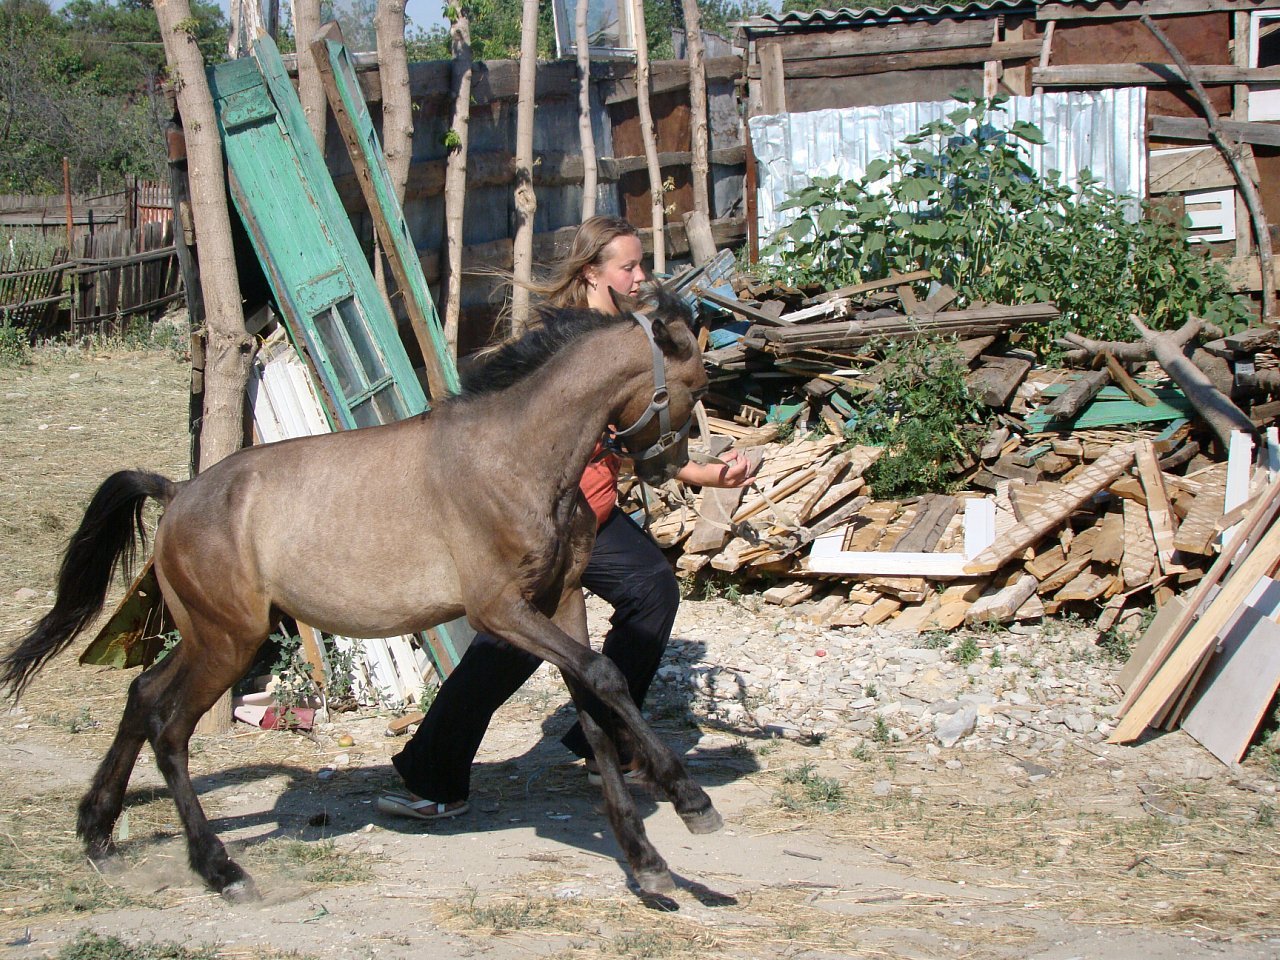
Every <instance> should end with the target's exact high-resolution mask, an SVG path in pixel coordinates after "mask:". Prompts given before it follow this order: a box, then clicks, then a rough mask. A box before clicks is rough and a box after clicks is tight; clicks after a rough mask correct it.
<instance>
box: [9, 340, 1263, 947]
mask: <svg viewBox="0 0 1280 960" xmlns="http://www.w3.org/2000/svg"><path fill="white" fill-rule="evenodd" d="M187 376H188V372H187V368H186V366H185V365H184V364H183V363H182V362H181V361H180V360H178V359H175V358H174V357H172V356H169V355H165V354H161V353H126V352H112V351H109V350H97V351H93V352H88V353H85V352H76V351H53V350H42V351H40V352H39V353H38V354H37V360H36V363H35V364H34V365H32V366H29V367H24V368H20V369H13V368H7V369H0V397H3V403H2V404H0V536H2V537H3V550H0V642H3V643H4V644H6V645H7V644H8V643H9V642H11V641H12V640H14V639H15V638H17V637H18V636H20V635H21V633H22V632H23V631H24V630H25V629H27V628H28V627H29V626H30V624H31V623H32V622H34V620H35V619H36V618H38V617H39V616H40V615H41V614H42V613H43V612H44V610H46V609H47V607H48V605H49V603H50V601H51V597H50V595H49V589H50V587H51V585H52V582H53V578H54V575H55V572H56V568H57V563H58V560H59V556H60V550H61V546H62V544H63V542H64V541H65V539H66V537H67V535H68V534H69V533H70V531H71V530H72V529H73V528H74V525H75V524H76V522H78V519H79V516H80V514H81V511H82V510H83V508H84V505H85V503H86V502H87V500H88V497H89V496H90V494H91V493H92V490H93V489H94V487H95V486H96V484H97V483H98V482H100V480H101V479H102V478H104V477H105V476H106V475H107V474H108V473H109V472H110V471H112V470H114V469H117V468H121V467H133V466H142V467H148V468H151V469H158V470H160V471H161V472H165V473H168V474H169V475H171V476H183V475H185V470H186V466H185V465H186V460H187V448H186V442H185V421H186V390H187ZM599 615H600V611H599V610H595V609H594V608H593V616H597V617H598V616H599ZM782 616H783V614H782V613H781V612H780V611H778V610H776V609H774V608H766V607H759V608H757V607H755V606H752V605H743V604H733V603H728V602H725V601H724V600H704V601H687V602H686V603H685V604H684V606H683V608H682V612H681V618H680V620H679V621H678V622H677V626H676V638H675V643H674V644H673V646H677V647H679V646H680V645H681V644H686V645H687V644H688V643H689V640H688V638H689V637H692V636H694V635H695V633H697V632H698V631H707V630H713V631H718V632H719V633H720V634H721V635H723V637H725V638H726V639H725V642H726V643H727V644H731V643H732V638H733V637H734V635H735V632H737V631H741V630H745V629H747V627H748V626H750V628H751V629H753V630H757V631H759V630H761V629H776V630H781V627H780V626H778V625H777V624H776V621H778V620H780V619H781V618H782ZM771 624H773V626H772V627H771V626H770V625H771ZM76 649H77V651H78V650H80V649H83V646H82V645H81V646H78V647H77V648H76ZM706 655H707V656H713V655H723V652H722V651H716V650H710V651H707V654H706ZM131 676H132V674H131V673H123V672H120V671H115V670H109V669H104V668H98V667H82V666H79V665H78V664H77V663H76V660H75V654H73V652H71V651H68V652H67V653H66V654H64V655H63V656H61V657H60V658H58V659H57V660H56V661H55V662H53V663H52V664H51V665H50V667H49V668H48V669H47V670H46V671H45V672H44V673H43V674H42V675H41V676H40V677H39V678H38V679H37V681H36V683H35V684H34V685H33V687H32V689H31V691H30V692H29V694H28V695H27V696H26V697H25V698H24V699H23V701H22V702H21V703H20V704H18V705H17V706H16V707H12V708H11V705H10V704H8V703H6V704H4V705H3V706H0V744H2V745H3V746H2V748H0V749H3V751H4V755H5V756H6V758H7V760H8V762H7V763H6V764H5V765H4V767H3V769H2V770H0V957H14V958H37V957H53V956H57V955H58V954H59V951H61V950H63V949H64V948H65V947H66V945H67V944H69V943H70V942H72V941H73V940H74V939H75V938H76V937H77V936H78V935H79V934H80V933H81V932H82V931H85V930H90V931H94V932H96V933H98V934H103V935H114V936H117V937H119V938H120V939H121V940H122V941H123V942H125V943H127V944H137V945H141V944H154V943H156V942H160V941H166V942H175V943H180V944H185V945H186V946H188V947H190V948H193V949H194V948H201V947H205V948H209V949H211V950H212V951H213V953H214V955H217V956H222V957H227V958H244V960H258V958H262V960H265V958H274V957H344V958H345V957H358V958H379V960H383V958H410V957H415V958H416V957H423V956H431V957H471V956H485V957H491V958H494V960H515V958H526V957H530V956H534V957H562V958H579V957H582V958H589V957H609V956H624V957H693V956H697V957H700V958H719V957H726V958H729V957H732V958H754V957H788V958H828V957H831V958H834V957H859V958H860V957H868V958H871V957H909V958H961V957H964V958H971V957H972V958H988V957H990V958H1031V957H1035V958H1045V960H1051V958H1052V960H1067V958H1077V957H1079V958H1084V957H1143V958H1146V960H1166V958H1170V960H1171V958H1174V957H1191V956H1196V957H1200V956H1203V957H1225V958H1255V957H1274V956H1277V955H1280V923H1278V922H1277V920H1276V914H1277V906H1280V856H1278V854H1280V842H1278V837H1277V833H1276V825H1275V820H1276V818H1275V788H1276V776H1275V773H1274V771H1273V768H1272V766H1271V765H1270V764H1268V763H1266V762H1263V761H1262V760H1258V759H1254V760H1251V761H1249V762H1247V763H1246V765H1245V767H1244V768H1241V769H1238V770H1234V771H1232V770H1227V769H1226V768H1224V767H1222V766H1221V765H1218V764H1216V761H1213V760H1212V758H1210V757H1209V756H1208V754H1206V753H1205V752H1204V751H1202V750H1200V748H1199V747H1198V746H1196V745H1195V744H1194V743H1193V742H1192V741H1190V740H1189V739H1188V738H1186V737H1185V736H1184V735H1182V734H1172V735H1167V736H1162V737H1156V738H1152V739H1150V740H1149V741H1147V742H1145V743H1143V744H1141V745H1139V746H1138V747H1135V748H1113V747H1106V746H1105V745H1100V744H1099V742H1098V740H1097V739H1096V738H1095V739H1093V740H1090V739H1089V738H1085V737H1080V738H1074V739H1072V738H1059V742H1060V744H1061V746H1059V747H1057V748H1056V749H1055V750H1053V751H1049V752H1046V753H1043V754H1036V755H1035V756H1034V757H1033V756H1031V755H1030V754H1027V753H1026V752H1025V751H1023V752H1019V750H1018V749H1017V748H1016V745H1015V744H1013V743H1010V744H1008V745H1006V746H1005V747H1002V748H999V749H997V748H995V747H990V748H987V749H983V750H964V749H961V747H957V748H956V749H954V750H943V751H940V752H937V751H935V752H933V753H929V754H925V753H924V752H923V750H922V744H921V743H907V742H904V743H893V742H888V743H876V744H871V745H869V744H868V743H867V742H866V740H865V739H864V738H862V737H858V738H856V741H855V740H853V739H850V738H846V737H845V736H843V735H842V734H841V732H840V731H839V730H837V731H833V732H830V733H829V734H828V735H826V736H824V737H806V736H786V737H776V736H772V735H770V733H769V731H766V730H762V729H760V728H759V727H758V726H756V725H752V724H749V723H740V724H732V723H724V722H717V721H714V720H713V719H712V718H711V717H709V716H708V715H707V714H706V713H705V712H704V711H702V710H701V709H700V707H699V705H698V704H697V703H695V702H693V700H692V699H691V696H690V695H689V693H688V692H687V688H684V687H680V686H678V685H675V684H666V685H665V686H661V687H660V689H659V690H658V694H657V696H656V697H655V698H654V703H653V706H652V712H653V714H654V716H655V719H656V723H657V726H658V728H659V730H660V731H662V732H663V733H664V734H665V735H666V736H667V737H668V738H669V740H670V742H671V743H672V744H673V745H674V746H676V747H677V749H678V750H680V751H682V752H683V754H684V755H685V757H686V758H687V761H688V763H689V764H690V767H691V770H692V771H693V772H694V774H695V775H696V776H697V777H698V779H699V780H700V782H702V783H703V784H704V785H705V786H706V787H707V789H708V790H709V792H710V793H711V795H712V798H713V799H714V801H715V802H716V804H717V806H718V808H719V809H720V811H721V812H722V813H723V814H724V816H725V819H726V823H727V826H726V829H725V830H724V831H722V832H720V833H718V834H714V835H711V836H692V835H690V834H688V833H687V832H685V831H684V829H683V827H682V825H681V823H680V821H679V819H678V818H677V817H676V816H675V815H674V814H673V812H672V811H671V809H670V807H669V805H667V804H666V803H659V802H655V801H653V800H652V799H651V798H648V797H647V795H644V794H641V796H642V798H643V799H642V801H641V811H642V813H643V814H644V815H645V817H646V821H645V822H646V826H647V827H648V830H649V833H650V836H651V838H652V839H653V841H654V843H655V844H656V846H657V847H658V849H659V850H660V851H661V852H662V853H663V855H664V856H665V857H666V858H667V859H668V862H669V864H670V866H671V868H672V870H673V872H674V874H675V875H676V877H677V883H678V885H679V887H680V890H679V893H678V894H677V895H676V896H675V897H674V898H672V899H670V900H664V901H654V900H649V899H643V898H641V897H639V896H637V895H636V893H635V892H634V890H633V888H632V887H630V886H629V884H628V878H627V874H626V872H625V870H624V868H623V866H622V865H621V863H620V862H619V858H618V851H617V848H616V845H615V844H614V842H613V840H612V837H611V836H610V835H609V834H608V832H607V828H606V826H605V824H604V821H603V817H602V815H601V813H600V811H599V809H598V796H597V793H596V791H595V789H594V788H591V787H589V786H588V785H587V783H586V779H585V775H584V773H583V770H582V768H581V766H580V765H576V764H573V763H570V762H568V758H567V755H566V754H565V752H564V751H563V749H562V748H561V747H560V746H559V744H558V743H557V741H556V737H557V736H558V734H559V732H560V731H562V730H563V729H565V728H566V727H567V725H568V722H569V715H568V712H567V709H566V706H565V703H566V699H567V698H566V697H565V696H564V695H563V693H562V692H561V690H560V688H559V687H558V685H557V684H556V681H555V678H554V677H552V676H550V675H549V674H547V673H546V671H545V670H544V671H543V672H540V674H539V675H538V676H537V677H536V678H535V680H534V681H533V682H532V683H531V684H530V685H529V686H528V687H527V688H526V690H525V691H522V693H521V694H520V695H519V696H518V697H517V698H516V699H515V700H513V701H512V702H511V703H510V704H508V705H507V706H506V707H504V708H503V710H502V711H501V712H500V713H499V716H498V717H497V719H496V721H495V723H494V726H493V728H492V730H491V734H490V736H489V738H488V739H487V740H486V742H485V745H484V747H483V749H482V752H481V755H480V758H479V762H478V766H477V769H476V772H475V777H474V787H473V796H472V810H471V812H470V813H469V814H468V815H467V816H464V817H462V818H459V819H457V820H454V821H449V822H445V823H434V824H419V823H413V822H404V821H397V820H394V819H391V818H388V817H386V816H384V815H382V814H379V813H378V812H377V811H376V810H375V809H374V801H375V800H376V798H377V795H378V794H379V793H380V792H382V791H385V790H388V789H395V788H397V787H398V786H399V782H398V778H397V777H396V776H395V774H394V772H393V770H392V769H391V767H390V765H389V757H390V756H391V754H392V753H394V752H395V751H396V750H397V749H399V741H396V740H394V739H391V738H388V737H386V736H385V735H384V729H385V727H386V723H387V720H388V715H387V714H379V713H377V712H376V711H372V710H366V711H364V712H362V713H359V714H339V715H335V716H334V717H333V720H332V722H331V723H329V724H326V725H322V726H320V727H319V728H318V729H317V730H316V731H314V732H313V733H311V734H309V735H300V734H293V733H281V732H274V731H273V732H266V731H261V730H257V729H256V728H251V727H248V726H245V725H238V726H237V728H236V730H235V731H234V732H233V733H232V734H230V735H227V736H222V737H216V738H198V739H197V740H196V741H194V742H193V746H192V757H191V764H192V771H193V775H194V777H195V781H196V786H197V789H198V790H199V791H200V793H201V797H202V801H203V803H204V804H205V808H206V811H207V812H208V814H209V816H210V818H211V820H212V822H213V825H214V828H215V829H216V830H217V831H218V832H219V834H220V835H221V836H222V837H223V838H224V839H225V840H227V841H228V842H229V845H230V847H231V851H232V855H233V856H235V857H236V858H237V859H239V860H240V862H242V863H243V864H244V865H245V866H246V867H247V868H248V869H249V870H250V871H251V872H252V873H253V874H254V876H255V878H256V879H257V882H258V885H259V887H260V889H261V890H262V892H263V893H264V899H263V900H262V902H260V903H256V904H251V905H246V906H231V905H229V904H227V903H225V902H223V901H222V900H221V899H220V898H218V897H216V896H214V895H212V894H210V893H208V892H207V891H205V890H204V889H203V888H202V887H201V886H200V884H199V883H198V882H197V881H196V880H195V879H194V877H193V875H192V874H191V873H190V872H189V871H188V870H187V868H186V866H185V851H184V845H183V843H182V839H181V827H180V825H179V824H178V822H177V819H176V815H175V813H174V810H173V806H172V803H171V802H170V800H169V799H168V794H167V791H166V789H165V787H164V785H163V782H162V779H161V778H160V776H159V774H158V773H157V771H156V769H155V765H154V763H153V762H152V760H151V758H150V755H149V754H148V753H147V752H145V751H144V754H143V758H142V761H141V762H140V763H139V766H138V768H137V770H136V771H135V774H134V778H133V781H132V787H131V790H130V794H129V797H128V800H127V805H126V813H125V816H124V817H123V818H122V820H121V822H120V824H119V825H118V829H117V834H118V839H119V841H120V844H121V848H122V850H123V853H124V868H123V870H122V871H120V872H119V873H115V874H112V875H110V876H103V875H100V874H98V873H97V872H96V871H95V870H94V869H93V868H92V867H91V866H90V865H89V864H88V863H87V862H86V861H85V860H84V858H83V857H82V856H81V854H80V851H79V847H78V845H77V843H76V840H75V836H74V826H75V824H74V818H75V805H76V803H77V802H78V798H79V796H80V794H81V793H82V792H83V790H84V789H85V787H86V785H87V783H88V781H89V779H90V777H91V776H92V772H93V769H94V767H95V765H96V763H97V762H98V760H99V759H100V758H101V756H102V754H103V753H104V751H105V750H106V747H107V744H108V742H109V740H110V737H111V734H112V733H113V732H114V728H115V723H116V720H117V718H118V715H119V710H120V708H121V705H122V703H123V696H124V691H125V689H126V686H127V684H128V682H129V680H130V679H131ZM343 734H347V735H350V736H351V737H352V738H353V740H354V744H353V745H351V746H348V747H339V746H338V745H337V743H338V737H339V736H340V735H343ZM961 746H962V745H961Z"/></svg>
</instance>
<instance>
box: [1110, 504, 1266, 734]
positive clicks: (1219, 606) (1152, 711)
mask: <svg viewBox="0 0 1280 960" xmlns="http://www.w3.org/2000/svg"><path fill="white" fill-rule="evenodd" d="M1277 507H1280V481H1277V482H1276V483H1273V484H1272V486H1271V488H1269V491H1268V497H1267V499H1266V500H1265V501H1264V502H1263V503H1262V504H1260V505H1259V508H1258V510H1257V511H1256V512H1255V513H1254V514H1252V515H1251V516H1250V517H1249V518H1248V519H1247V520H1245V522H1244V523H1242V524H1241V527H1240V530H1239V531H1237V533H1236V536H1235V537H1234V538H1233V540H1232V543H1231V545H1230V546H1228V548H1227V549H1226V550H1224V551H1223V552H1222V554H1221V555H1220V556H1219V557H1218V559H1217V561H1215V562H1214V565H1213V566H1212V567H1211V568H1210V570H1209V572H1208V573H1207V574H1206V575H1205V576H1204V578H1203V579H1202V580H1201V581H1200V582H1199V583H1198V584H1197V585H1196V589H1195V591H1194V592H1193V593H1192V595H1191V598H1190V599H1189V600H1188V601H1187V608H1186V609H1185V610H1184V611H1183V613H1182V616H1181V617H1179V618H1178V620H1177V622H1176V623H1175V624H1174V626H1173V627H1172V628H1171V629H1170V633H1169V636H1168V637H1166V638H1165V640H1164V641H1163V642H1162V643H1161V644H1160V646H1159V647H1158V648H1157V649H1156V650H1155V651H1154V652H1153V654H1152V656H1151V658H1150V659H1149V660H1148V662H1147V663H1146V664H1144V665H1143V667H1142V669H1141V671H1140V672H1139V674H1138V676H1137V677H1136V678H1135V680H1134V683H1133V687H1132V689H1131V690H1130V691H1129V692H1128V693H1127V694H1126V696H1125V699H1124V700H1123V701H1122V702H1121V704H1120V706H1119V707H1118V708H1117V714H1122V715H1123V716H1122V719H1121V721H1120V723H1119V725H1117V727H1116V729H1115V731H1114V732H1113V733H1112V734H1111V737H1109V738H1108V739H1109V740H1110V741H1111V742H1112V743H1127V742H1129V741H1130V740H1135V739H1137V738H1138V737H1139V736H1141V735H1142V731H1143V730H1145V729H1146V727H1147V724H1148V723H1150V722H1151V720H1152V718H1153V717H1154V716H1155V715H1156V713H1157V712H1158V711H1159V710H1161V709H1162V708H1163V707H1164V705H1165V703H1166V702H1167V701H1168V700H1169V699H1170V698H1171V697H1172V696H1174V695H1175V694H1176V693H1177V691H1178V690H1179V689H1180V688H1181V686H1182V684H1183V682H1184V681H1185V680H1186V677H1187V674H1188V671H1189V670H1191V669H1192V668H1194V667H1195V665H1196V664H1197V663H1198V662H1199V661H1200V658H1201V657H1202V656H1203V655H1204V653H1205V651H1206V650H1208V649H1209V647H1210V646H1212V644H1213V643H1214V640H1215V638H1216V636H1217V633H1218V630H1219V629H1221V627H1222V626H1223V625H1224V624H1225V623H1226V622H1227V620H1228V619H1229V618H1230V616H1231V614H1232V613H1234V612H1235V609H1236V607H1238V606H1239V605H1240V603H1241V602H1242V600H1243V599H1244V597H1245V596H1247V595H1248V593H1249V591H1251V590H1252V589H1253V587H1254V585H1255V584H1256V583H1257V582H1258V579H1259V578H1260V577H1262V576H1265V575H1268V574H1269V573H1270V572H1271V570H1272V569H1273V567H1274V565H1275V562H1276V558H1277V556H1280V524H1274V525H1272V526H1271V527H1270V528H1269V529H1268V530H1267V532H1266V534H1265V535H1264V536H1263V537H1262V539H1261V540H1260V541H1259V542H1258V544H1257V546H1255V547H1254V548H1253V549H1252V550H1250V551H1249V553H1248V555H1247V556H1246V557H1245V558H1244V559H1243V560H1241V562H1240V563H1239V564H1238V565H1237V566H1236V567H1235V568H1234V569H1233V570H1232V572H1231V577H1230V579H1228V580H1227V581H1226V582H1225V583H1224V585H1223V587H1222V590H1221V591H1220V592H1219V593H1218V595H1217V596H1216V597H1214V599H1213V601H1212V602H1211V603H1210V604H1209V606H1208V607H1207V608H1206V609H1205V611H1204V613H1203V614H1200V615H1199V617H1198V619H1197V613H1198V612H1199V608H1200V607H1201V605H1202V604H1203V603H1204V601H1205V600H1206V599H1207V598H1208V597H1209V594H1210V591H1211V590H1212V589H1213V588H1214V587H1215V586H1216V585H1217V584H1218V582H1219V581H1220V580H1221V579H1222V577H1223V575H1224V573H1225V572H1226V569H1227V568H1228V566H1229V565H1230V564H1231V563H1232V561H1233V560H1235V559H1236V556H1237V554H1238V553H1242V552H1243V548H1244V544H1245V542H1246V541H1247V538H1249V537H1252V536H1254V534H1255V533H1256V532H1257V529H1258V528H1259V527H1260V526H1265V524H1266V523H1269V522H1270V521H1271V520H1272V519H1274V517H1275V512H1276V508H1277ZM1193 621H1194V625H1192V624H1193ZM1188 628H1189V629H1188Z"/></svg>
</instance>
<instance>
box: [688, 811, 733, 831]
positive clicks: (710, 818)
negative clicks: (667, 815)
mask: <svg viewBox="0 0 1280 960" xmlns="http://www.w3.org/2000/svg"><path fill="white" fill-rule="evenodd" d="M680 819H682V820H683V821H684V825H685V826H686V827H688V828H689V832H690V833H715V832H716V831H717V830H719V829H720V828H722V827H723V826H724V818H723V817H722V816H720V811H718V810H717V809H716V808H715V807H707V808H706V809H705V810H695V811H691V812H689V813H682V814H680Z"/></svg>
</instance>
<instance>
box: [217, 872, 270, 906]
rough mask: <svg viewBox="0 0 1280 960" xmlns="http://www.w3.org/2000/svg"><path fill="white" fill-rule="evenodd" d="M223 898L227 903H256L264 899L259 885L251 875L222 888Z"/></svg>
mask: <svg viewBox="0 0 1280 960" xmlns="http://www.w3.org/2000/svg"><path fill="white" fill-rule="evenodd" d="M222 899H224V900H226V901H227V903H256V902H257V901H259V900H261V899H262V894H260V893H258V885H257V884H256V883H254V882H253V879H252V878H250V877H244V878H242V879H240V880H237V881H235V882H234V883H229V884H227V885H226V886H225V887H223V888H222Z"/></svg>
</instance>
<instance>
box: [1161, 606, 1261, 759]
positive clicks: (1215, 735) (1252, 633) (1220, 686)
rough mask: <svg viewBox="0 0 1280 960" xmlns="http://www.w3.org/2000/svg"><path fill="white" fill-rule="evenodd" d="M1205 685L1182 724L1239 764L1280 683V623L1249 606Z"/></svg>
mask: <svg viewBox="0 0 1280 960" xmlns="http://www.w3.org/2000/svg"><path fill="white" fill-rule="evenodd" d="M1201 687H1202V693H1201V694H1200V699H1199V700H1198V701H1196V704H1195V706H1194V707H1192V708H1191V711H1190V713H1188V714H1187V715H1186V717H1185V718H1184V719H1183V721H1182V729H1184V730H1186V731H1187V733H1188V734H1190V735H1191V736H1192V737H1194V738H1195V739H1196V740H1197V741H1198V742H1199V743H1200V744H1201V746H1203V747H1204V748H1205V749H1206V750H1208V751H1209V752H1210V753H1212V754H1213V755H1214V756H1215V757H1217V758H1218V759H1219V760H1221V761H1222V762H1223V763H1225V764H1228V765H1231V764H1236V763H1239V762H1240V758H1241V757H1243V756H1244V752H1245V750H1246V749H1248V747H1249V741H1250V740H1252V739H1253V734H1254V732H1255V731H1256V730H1257V729H1258V725H1259V724H1260V723H1261V722H1262V720H1263V718H1264V717H1265V715H1266V712H1267V707H1268V706H1269V705H1270V704H1271V701H1272V699H1273V698H1274V697H1275V695H1276V690H1277V688H1280V624H1277V623H1276V621H1275V620H1272V619H1271V618H1269V617H1267V616H1265V615H1264V614H1263V613H1262V612H1261V611H1259V610H1257V609H1255V608H1253V607H1246V608H1245V611H1244V613H1243V614H1242V615H1241V617H1240V618H1239V619H1238V620H1237V621H1236V624H1235V626H1234V627H1233V628H1232V629H1231V630H1230V631H1229V632H1228V633H1227V634H1226V636H1224V637H1223V638H1222V650H1221V652H1219V653H1218V654H1217V656H1216V657H1214V658H1213V660H1212V662H1211V663H1210V665H1209V668H1208V670H1207V671H1206V673H1205V676H1204V678H1203V679H1202V681H1201Z"/></svg>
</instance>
